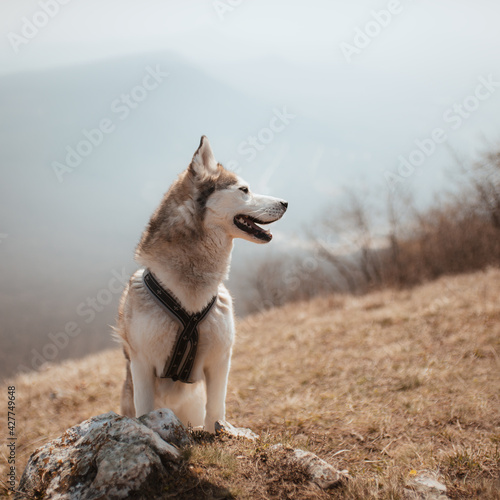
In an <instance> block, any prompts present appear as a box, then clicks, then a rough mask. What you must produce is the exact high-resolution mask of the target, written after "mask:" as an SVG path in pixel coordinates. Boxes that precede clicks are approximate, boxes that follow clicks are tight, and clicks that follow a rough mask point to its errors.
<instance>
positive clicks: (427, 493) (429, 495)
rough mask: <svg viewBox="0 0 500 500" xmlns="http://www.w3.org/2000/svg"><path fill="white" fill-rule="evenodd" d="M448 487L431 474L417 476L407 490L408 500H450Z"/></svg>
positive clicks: (406, 496)
mask: <svg viewBox="0 0 500 500" xmlns="http://www.w3.org/2000/svg"><path fill="white" fill-rule="evenodd" d="M446 491H447V490H446V486H445V485H444V484H442V483H440V482H439V481H438V480H437V478H436V477H434V476H433V475H432V474H430V473H423V474H420V475H418V476H416V477H415V478H414V479H412V480H411V481H410V482H408V484H407V488H405V490H404V492H405V498H407V499H408V500H448V497H447V496H446Z"/></svg>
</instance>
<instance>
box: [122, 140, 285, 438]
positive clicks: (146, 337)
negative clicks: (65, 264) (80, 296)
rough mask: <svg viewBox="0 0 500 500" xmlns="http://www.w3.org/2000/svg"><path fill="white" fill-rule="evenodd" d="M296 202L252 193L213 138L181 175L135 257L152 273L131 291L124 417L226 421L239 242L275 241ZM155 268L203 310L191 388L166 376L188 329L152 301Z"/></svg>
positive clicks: (125, 309)
mask: <svg viewBox="0 0 500 500" xmlns="http://www.w3.org/2000/svg"><path fill="white" fill-rule="evenodd" d="M287 205H288V204H287V202H285V201H283V200H280V199H278V198H272V197H270V196H263V195H258V194H254V193H252V191H251V190H250V188H249V186H248V184H247V183H246V182H245V181H244V180H243V179H241V178H240V177H238V176H237V175H236V174H235V173H233V172H230V171H228V170H226V169H225V168H224V167H223V166H222V165H221V164H219V163H217V161H216V160H215V158H214V155H213V152H212V149H211V147H210V144H209V142H208V140H207V138H206V137H205V136H203V137H202V138H201V142H200V146H199V147H198V149H197V151H196V152H195V154H194V156H193V159H192V161H191V164H190V165H189V167H188V168H187V169H186V170H185V171H184V172H182V173H181V174H180V176H179V177H178V178H177V180H176V181H175V182H174V184H173V185H172V186H171V187H170V189H169V190H168V192H167V193H166V194H165V196H164V197H163V200H162V201H161V203H160V206H159V207H158V208H157V209H156V211H155V212H154V213H153V215H152V217H151V219H150V221H149V224H148V226H147V227H146V229H145V231H144V233H143V234H142V238H141V240H140V242H139V245H138V247H137V250H136V255H135V257H136V261H137V262H138V263H139V264H140V265H141V266H143V268H141V269H139V270H138V271H137V272H136V273H135V274H134V275H133V276H132V277H131V279H130V281H129V283H128V285H127V287H126V288H125V290H124V292H123V296H122V298H121V302H120V308H119V312H118V320H117V326H116V328H115V334H116V336H117V337H118V339H119V341H120V342H121V343H122V345H123V349H124V353H125V357H126V360H127V368H126V379H125V382H124V385H123V390H122V400H121V411H122V414H124V415H127V416H130V417H138V416H140V415H143V414H145V413H148V412H150V411H152V410H154V409H155V408H170V409H172V410H173V411H174V413H175V414H176V415H177V416H178V417H179V418H180V420H181V421H182V422H183V423H184V424H185V425H192V426H193V427H197V426H204V428H205V430H207V431H209V432H214V431H215V427H214V426H215V422H216V421H217V420H224V419H225V399H226V389H227V380H228V374H229V366H230V361H231V351H232V346H233V340H234V319H233V308H232V299H231V296H230V295H229V292H228V290H227V289H226V287H225V286H224V284H223V282H224V280H225V279H226V278H227V276H228V272H229V264H230V259H231V250H232V248H233V240H234V238H243V239H245V240H248V241H251V242H254V243H268V242H269V241H271V238H272V235H271V233H270V232H269V231H267V230H265V229H263V228H262V227H260V225H262V224H269V223H271V222H275V221H277V220H278V219H280V218H281V217H282V216H283V214H284V213H285V211H286V209H287ZM145 269H146V270H148V271H149V272H150V273H151V274H152V275H153V276H154V277H155V278H156V280H157V282H158V283H159V284H160V285H161V287H162V288H163V289H164V290H167V291H168V292H169V293H170V294H171V295H172V296H174V297H175V299H176V300H177V301H178V303H180V304H181V306H182V308H183V309H184V310H185V311H186V312H187V313H189V314H195V313H198V312H199V311H202V310H203V309H204V308H205V307H206V306H207V304H209V303H210V301H211V300H212V298H213V297H214V296H216V299H215V302H214V304H213V307H212V308H211V309H210V310H209V312H208V314H207V316H206V317H205V318H204V320H203V321H202V322H201V323H200V324H199V326H198V332H199V341H198V347H197V351H196V356H195V360H194V365H193V366H192V370H191V372H190V376H189V380H188V381H187V382H189V383H184V382H180V381H174V380H172V379H171V378H160V375H161V374H162V372H163V369H164V367H165V366H166V362H167V361H168V360H169V358H171V357H172V355H173V354H172V353H173V351H174V348H175V343H176V337H177V335H178V332H179V331H180V330H179V328H180V325H179V323H178V322H177V321H176V320H175V319H174V318H173V316H172V315H171V314H169V312H168V311H167V310H166V309H165V308H164V307H163V306H162V305H161V304H160V303H159V302H158V301H157V300H156V299H155V298H154V297H153V295H151V293H150V291H149V290H148V288H147V287H146V286H145V283H144V279H143V278H144V276H143V273H144V272H145Z"/></svg>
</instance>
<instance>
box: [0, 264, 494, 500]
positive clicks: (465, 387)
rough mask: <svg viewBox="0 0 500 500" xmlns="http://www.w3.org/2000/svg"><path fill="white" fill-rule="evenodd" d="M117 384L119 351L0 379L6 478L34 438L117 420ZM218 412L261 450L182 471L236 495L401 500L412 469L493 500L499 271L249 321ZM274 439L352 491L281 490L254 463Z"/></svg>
mask: <svg viewBox="0 0 500 500" xmlns="http://www.w3.org/2000/svg"><path fill="white" fill-rule="evenodd" d="M123 375H124V363H123V359H122V354H121V352H120V351H119V350H118V349H117V350H112V351H106V352H103V353H101V354H99V355H94V356H91V357H88V358H86V359H83V360H81V361H77V362H65V363H63V364H61V365H58V366H52V367H49V368H48V369H46V370H45V371H43V372H40V373H34V374H30V375H22V376H19V377H18V378H17V379H15V380H10V381H9V382H8V384H9V385H15V386H16V396H17V399H16V419H17V420H16V426H17V434H18V436H19V437H18V448H17V468H18V479H19V476H20V474H21V472H22V469H23V468H24V465H25V463H26V461H27V459H28V457H29V455H30V453H31V452H32V451H33V450H34V449H35V448H36V447H37V446H39V445H40V444H42V443H43V442H44V441H46V440H47V439H50V438H53V437H55V436H57V435H59V434H60V433H61V432H62V431H64V430H65V429H66V428H67V427H70V426H72V425H74V424H76V423H78V422H80V421H82V420H84V419H87V418H89V417H90V416H93V415H96V414H99V413H104V412H107V411H109V410H114V411H118V409H119V394H120V386H121V381H122V377H123ZM2 390H3V394H4V395H6V394H7V389H6V388H3V389H2ZM227 408H228V420H229V421H231V422H232V423H234V424H236V425H239V426H246V427H250V428H252V429H253V430H254V431H256V432H258V433H260V434H261V436H262V437H263V439H262V440H261V441H259V442H257V443H253V444H250V443H236V444H234V443H233V444H231V443H228V442H224V443H218V442H215V443H207V444H206V445H204V446H202V447H201V448H200V449H198V450H195V451H193V452H192V454H191V457H190V459H189V460H190V461H191V465H190V469H191V470H192V471H194V473H195V474H197V475H198V476H199V477H200V480H202V481H204V482H205V481H208V482H210V483H212V484H214V485H217V486H219V487H221V488H227V489H228V490H229V491H231V492H232V493H233V494H234V495H235V496H237V497H238V498H309V497H314V498H363V499H365V498H399V497H400V496H401V495H402V489H403V486H404V483H405V480H407V479H408V478H410V477H411V476H412V475H414V474H415V473H416V472H420V471H423V470H430V471H435V472H438V473H439V474H441V475H442V477H443V478H444V481H445V483H446V485H447V487H448V491H449V496H450V497H451V498H463V499H466V498H467V499H469V498H487V499H493V498H500V497H499V494H498V491H500V481H499V477H500V446H499V443H500V270H498V269H489V270H487V271H486V272H478V273H474V274H469V275H462V276H456V277H445V278H441V279H440V280H439V281H436V282H433V283H429V284H426V285H423V286H420V287H418V288H415V289H413V290H406V291H395V290H385V291H382V292H376V293H373V294H369V295H365V296H361V297H347V296H346V297H344V296H331V297H325V298H319V299H316V300H314V301H311V302H307V303H298V304H289V305H287V306H284V307H283V308H281V309H276V310H271V311H267V312H266V313H264V314H260V315H256V316H252V317H250V318H247V319H246V320H245V321H243V322H240V323H239V325H238V340H237V344H236V348H235V352H234V357H233V365H232V370H231V375H230V384H229V393H228V398H227ZM4 425H5V424H4ZM4 435H5V434H4V433H3V432H2V436H4ZM2 439H3V438H2ZM275 442H285V443H287V444H291V445H292V446H296V447H300V448H303V449H308V450H310V451H313V452H314V453H316V454H318V455H319V456H320V457H322V458H324V459H326V460H327V461H329V462H330V463H332V464H333V465H334V466H336V467H337V468H338V469H348V470H349V472H350V474H351V476H352V480H351V481H350V482H349V483H348V484H347V485H346V486H344V487H343V488H342V489H337V490H333V491H331V492H319V491H314V490H312V489H310V488H309V487H307V486H306V485H305V483H304V482H303V480H302V479H301V478H300V477H296V478H292V480H290V478H288V479H289V480H288V481H286V482H285V481H284V480H283V479H282V477H281V476H280V475H279V474H278V473H277V471H276V470H274V469H273V467H272V464H270V463H268V461H267V460H266V455H265V451H266V448H267V447H268V445H269V444H271V443H275ZM5 449H6V448H5V444H4V441H3V442H2V457H1V463H0V469H1V470H0V478H1V480H2V481H4V480H5V478H6V475H7V473H6V471H7V465H6V458H5ZM285 483H286V484H285ZM0 484H2V483H0ZM0 491H1V490H0Z"/></svg>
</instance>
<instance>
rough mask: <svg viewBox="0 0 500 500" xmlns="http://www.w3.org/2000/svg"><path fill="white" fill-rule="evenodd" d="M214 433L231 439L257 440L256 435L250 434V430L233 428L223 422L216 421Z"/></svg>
mask: <svg viewBox="0 0 500 500" xmlns="http://www.w3.org/2000/svg"><path fill="white" fill-rule="evenodd" d="M215 433H216V434H225V435H227V436H229V437H233V438H244V439H248V440H250V441H255V440H257V439H259V436H258V434H255V432H252V431H251V430H250V429H247V428H246V427H235V426H234V425H232V424H230V423H229V422H226V421H225V420H217V422H215Z"/></svg>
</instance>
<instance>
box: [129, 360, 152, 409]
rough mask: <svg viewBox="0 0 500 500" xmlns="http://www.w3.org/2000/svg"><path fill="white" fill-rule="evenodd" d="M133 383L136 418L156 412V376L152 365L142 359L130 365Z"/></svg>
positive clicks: (133, 361) (132, 361)
mask: <svg viewBox="0 0 500 500" xmlns="http://www.w3.org/2000/svg"><path fill="white" fill-rule="evenodd" d="M130 370H131V372H132V382H133V384H134V406H135V416H136V417H140V416H141V415H144V414H146V413H149V412H150V411H153V410H154V403H155V379H154V377H155V375H154V370H153V367H152V366H151V365H149V364H148V363H146V362H145V361H142V360H140V359H133V358H132V360H131V363H130Z"/></svg>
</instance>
